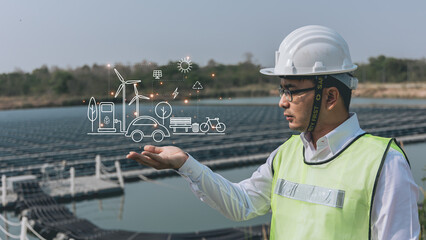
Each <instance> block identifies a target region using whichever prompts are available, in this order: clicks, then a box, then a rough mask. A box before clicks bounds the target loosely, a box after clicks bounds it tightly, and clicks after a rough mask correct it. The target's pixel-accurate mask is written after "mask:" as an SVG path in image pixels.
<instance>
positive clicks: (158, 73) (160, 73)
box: [152, 70, 163, 80]
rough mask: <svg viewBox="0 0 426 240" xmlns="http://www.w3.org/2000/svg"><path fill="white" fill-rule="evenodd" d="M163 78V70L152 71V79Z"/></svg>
mask: <svg viewBox="0 0 426 240" xmlns="http://www.w3.org/2000/svg"><path fill="white" fill-rule="evenodd" d="M162 76H163V71H161V70H154V71H152V77H154V78H155V79H157V80H158V79H160V78H161V77H162Z"/></svg>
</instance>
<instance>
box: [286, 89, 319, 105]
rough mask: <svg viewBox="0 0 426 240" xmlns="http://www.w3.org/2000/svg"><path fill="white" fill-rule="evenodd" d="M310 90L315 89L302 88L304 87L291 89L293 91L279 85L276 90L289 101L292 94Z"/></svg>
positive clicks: (291, 99) (291, 98)
mask: <svg viewBox="0 0 426 240" xmlns="http://www.w3.org/2000/svg"><path fill="white" fill-rule="evenodd" d="M312 90H315V87H311V88H304V89H297V90H293V91H290V90H288V89H285V88H282V87H281V86H280V87H279V88H278V91H279V93H280V97H282V96H283V95H284V96H285V98H286V99H287V101H289V102H292V101H293V94H297V93H302V92H307V91H312Z"/></svg>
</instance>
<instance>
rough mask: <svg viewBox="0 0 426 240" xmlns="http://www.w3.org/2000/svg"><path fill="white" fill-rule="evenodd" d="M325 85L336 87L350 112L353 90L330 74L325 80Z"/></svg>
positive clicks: (326, 86)
mask: <svg viewBox="0 0 426 240" xmlns="http://www.w3.org/2000/svg"><path fill="white" fill-rule="evenodd" d="M324 87H325V88H329V87H335V88H337V90H338V91H339V93H340V95H341V96H342V99H343V104H344V106H345V108H346V111H348V112H349V105H350V104H351V98H352V90H351V89H350V88H348V86H346V85H345V84H344V83H342V82H341V81H339V80H337V79H336V78H334V77H333V76H332V75H328V76H327V79H325V80H324Z"/></svg>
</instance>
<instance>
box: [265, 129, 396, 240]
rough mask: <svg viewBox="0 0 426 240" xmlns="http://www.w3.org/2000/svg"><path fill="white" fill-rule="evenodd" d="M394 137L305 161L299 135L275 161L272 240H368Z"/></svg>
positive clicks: (367, 139)
mask: <svg viewBox="0 0 426 240" xmlns="http://www.w3.org/2000/svg"><path fill="white" fill-rule="evenodd" d="M389 147H392V148H395V149H397V150H398V151H401V150H400V149H399V147H398V146H397V145H396V144H395V143H394V141H393V140H392V139H389V138H381V137H375V136H372V135H370V134H366V135H364V136H361V137H360V138H358V139H355V140H354V141H353V142H352V143H351V144H350V145H348V146H347V147H346V148H345V149H344V150H343V151H342V152H341V153H339V154H338V155H337V156H336V157H334V158H333V159H332V160H331V161H327V162H325V163H323V164H315V165H309V164H306V163H305V162H304V154H303V151H304V149H303V143H302V141H301V139H300V136H298V135H297V136H292V137H291V138H290V139H289V140H287V141H286V142H285V143H284V144H283V145H282V146H281V147H280V149H279V150H278V151H277V154H276V155H275V158H274V160H273V168H274V171H275V173H274V177H273V181H272V195H271V209H272V220H271V233H270V239H291V240H297V239H300V240H302V239H303V240H305V239H327V240H332V239H339V240H340V239H354V240H355V239H356V240H359V239H369V237H370V221H371V219H370V212H371V205H372V199H373V197H374V190H375V184H376V181H377V179H378V176H379V174H378V173H379V172H380V170H381V167H382V165H383V162H384V159H385V158H386V153H387V151H388V149H389Z"/></svg>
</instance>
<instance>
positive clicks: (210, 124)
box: [200, 117, 226, 133]
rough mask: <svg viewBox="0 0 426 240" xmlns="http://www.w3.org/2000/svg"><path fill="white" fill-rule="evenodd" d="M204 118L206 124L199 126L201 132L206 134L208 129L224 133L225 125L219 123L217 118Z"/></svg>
mask: <svg viewBox="0 0 426 240" xmlns="http://www.w3.org/2000/svg"><path fill="white" fill-rule="evenodd" d="M206 118H207V122H204V123H201V125H200V131H201V132H204V133H205V132H208V131H209V130H210V128H211V129H213V130H216V131H217V132H220V133H221V132H224V131H225V129H226V125H225V124H224V123H223V122H220V121H219V118H209V117H206Z"/></svg>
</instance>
